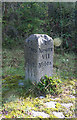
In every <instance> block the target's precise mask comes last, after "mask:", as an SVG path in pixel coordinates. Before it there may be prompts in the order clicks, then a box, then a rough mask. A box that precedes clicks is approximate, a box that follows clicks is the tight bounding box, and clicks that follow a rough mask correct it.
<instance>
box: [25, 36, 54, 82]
mask: <svg viewBox="0 0 77 120" xmlns="http://www.w3.org/2000/svg"><path fill="white" fill-rule="evenodd" d="M53 51H54V46H53V39H52V38H51V37H49V36H48V35H45V34H32V35H30V36H29V37H28V38H27V39H26V40H25V68H26V69H25V79H26V80H28V79H29V80H31V81H33V82H34V81H35V82H39V80H40V79H41V77H43V76H45V75H47V76H48V77H49V76H52V73H53Z"/></svg>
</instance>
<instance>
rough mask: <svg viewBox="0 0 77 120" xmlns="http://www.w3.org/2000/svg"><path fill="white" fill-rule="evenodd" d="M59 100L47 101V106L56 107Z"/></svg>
mask: <svg viewBox="0 0 77 120" xmlns="http://www.w3.org/2000/svg"><path fill="white" fill-rule="evenodd" d="M56 103H57V102H54V101H50V102H46V103H45V105H46V106H47V108H55V106H56Z"/></svg>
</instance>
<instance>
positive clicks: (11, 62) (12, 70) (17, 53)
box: [2, 48, 76, 79]
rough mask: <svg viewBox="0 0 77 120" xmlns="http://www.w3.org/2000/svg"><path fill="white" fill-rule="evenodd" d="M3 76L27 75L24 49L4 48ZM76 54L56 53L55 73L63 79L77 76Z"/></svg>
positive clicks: (54, 61)
mask: <svg viewBox="0 0 77 120" xmlns="http://www.w3.org/2000/svg"><path fill="white" fill-rule="evenodd" d="M2 55H3V63H2V68H3V70H2V71H3V72H2V76H9V75H21V76H25V67H24V62H25V60H24V49H20V48H16V49H4V48H3V54H2ZM75 58H76V56H75V54H74V53H69V54H67V53H64V55H62V54H56V53H54V60H53V66H54V67H53V74H57V75H58V76H60V77H61V78H63V79H70V78H71V79H72V78H76V74H75V68H76V67H75Z"/></svg>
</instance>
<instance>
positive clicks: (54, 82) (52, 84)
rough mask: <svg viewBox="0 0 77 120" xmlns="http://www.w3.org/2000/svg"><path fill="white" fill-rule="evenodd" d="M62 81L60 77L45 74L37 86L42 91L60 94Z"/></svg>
mask: <svg viewBox="0 0 77 120" xmlns="http://www.w3.org/2000/svg"><path fill="white" fill-rule="evenodd" d="M61 83H62V81H61V80H60V79H59V78H56V77H55V76H54V77H48V76H47V75H45V76H44V77H43V78H41V80H40V82H39V83H38V85H37V87H38V88H39V89H40V91H41V92H42V93H50V94H59V93H60V92H61Z"/></svg>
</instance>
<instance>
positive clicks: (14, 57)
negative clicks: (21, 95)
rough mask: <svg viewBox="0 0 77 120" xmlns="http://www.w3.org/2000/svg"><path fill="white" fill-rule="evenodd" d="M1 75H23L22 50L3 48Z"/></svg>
mask: <svg viewBox="0 0 77 120" xmlns="http://www.w3.org/2000/svg"><path fill="white" fill-rule="evenodd" d="M2 55H3V60H2V61H3V62H2V68H3V69H2V76H9V75H20V76H25V67H24V51H23V50H22V49H20V48H18V49H3V54H2Z"/></svg>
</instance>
